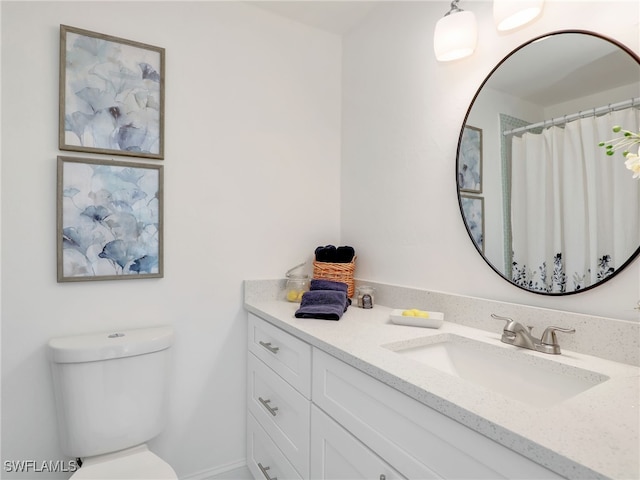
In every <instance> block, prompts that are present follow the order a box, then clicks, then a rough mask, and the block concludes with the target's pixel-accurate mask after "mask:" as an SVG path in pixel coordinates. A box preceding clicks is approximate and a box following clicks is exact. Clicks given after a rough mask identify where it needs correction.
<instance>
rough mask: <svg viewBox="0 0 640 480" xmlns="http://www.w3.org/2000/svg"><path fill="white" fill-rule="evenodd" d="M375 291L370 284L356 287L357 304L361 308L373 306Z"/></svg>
mask: <svg viewBox="0 0 640 480" xmlns="http://www.w3.org/2000/svg"><path fill="white" fill-rule="evenodd" d="M375 291H376V289H375V288H373V287H370V286H369V285H360V286H359V287H358V288H357V289H356V305H357V306H358V307H360V308H373V304H374V293H375Z"/></svg>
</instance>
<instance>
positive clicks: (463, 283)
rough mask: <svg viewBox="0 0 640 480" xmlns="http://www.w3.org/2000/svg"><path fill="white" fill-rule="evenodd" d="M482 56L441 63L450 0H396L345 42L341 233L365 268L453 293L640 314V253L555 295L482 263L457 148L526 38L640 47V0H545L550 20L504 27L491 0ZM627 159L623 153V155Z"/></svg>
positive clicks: (365, 273) (483, 19) (391, 279)
mask: <svg viewBox="0 0 640 480" xmlns="http://www.w3.org/2000/svg"><path fill="white" fill-rule="evenodd" d="M463 3H464V5H463V8H465V9H468V10H473V12H474V13H475V14H476V17H477V19H478V27H479V38H478V47H477V49H476V51H475V53H474V55H473V56H471V57H468V58H466V59H462V60H459V61H456V62H451V63H438V62H437V61H436V59H435V57H434V53H433V31H434V28H435V23H436V21H437V20H438V19H439V18H440V17H442V16H443V15H444V13H445V12H446V11H447V9H448V2H386V3H381V4H380V6H379V7H378V8H377V9H376V10H374V11H373V12H372V13H371V15H369V17H368V18H367V19H366V22H364V23H363V24H361V25H360V26H359V28H358V29H357V30H355V31H353V32H351V33H350V34H349V35H348V36H346V38H345V39H344V40H343V58H344V61H343V134H342V135H343V146H342V218H341V222H342V239H343V241H344V242H345V243H349V244H353V245H356V246H357V248H358V252H359V253H358V269H357V275H358V276H359V277H360V278H363V279H368V280H371V281H378V282H383V283H384V282H387V283H394V284H398V285H405V286H412V287H419V288H425V289H431V290H437V291H442V292H448V293H456V294H463V295H470V296H475V297H481V298H487V299H493V300H501V301H507V302H514V303H522V304H526V305H533V306H539V307H546V308H553V309H557V310H563V311H572V312H578V313H585V314H591V315H602V316H607V317H614V318H620V319H628V320H632V321H638V319H639V318H638V317H639V315H638V311H636V310H634V307H635V306H636V303H637V302H638V300H640V261H639V260H638V259H636V260H635V261H634V262H633V263H632V264H631V265H630V266H629V267H628V268H627V269H626V270H624V271H622V272H620V273H619V274H618V275H617V276H616V277H615V278H613V279H611V280H610V281H608V282H606V283H605V284H603V285H601V286H599V287H598V288H596V289H594V290H592V291H587V292H584V293H580V294H576V295H570V296H564V297H548V296H543V295H539V294H534V293H530V292H526V291H524V290H520V289H518V288H517V287H515V286H512V285H510V284H509V283H507V282H506V281H504V280H503V279H502V278H500V277H499V276H498V275H497V274H496V273H494V272H493V271H492V270H491V269H490V267H489V266H488V265H487V264H486V263H485V262H484V260H482V258H481V257H480V256H479V255H478V254H477V252H476V250H475V248H474V247H473V245H472V243H471V241H470V239H469V237H468V235H467V232H466V230H465V227H464V224H463V222H462V220H461V216H460V212H459V209H458V202H457V197H456V182H455V153H456V146H457V141H458V135H459V132H460V128H461V125H462V122H463V119H464V115H465V113H466V110H467V107H468V105H469V103H470V102H471V100H472V99H473V96H474V94H475V92H476V90H477V88H478V87H479V86H480V84H481V83H482V81H483V80H484V78H485V77H486V76H487V75H488V74H489V73H490V72H491V69H492V68H493V66H494V65H495V64H497V63H498V62H499V61H500V60H501V59H502V58H503V57H504V56H506V55H507V54H508V53H509V52H511V51H512V50H513V49H515V48H516V47H517V46H519V45H520V44H522V43H524V42H525V41H527V40H528V39H531V38H533V37H537V36H539V35H542V34H545V33H549V32H552V31H556V30H562V29H585V30H592V31H596V32H600V33H602V34H604V35H606V36H608V37H611V38H613V39H616V40H618V41H620V42H622V43H624V44H626V45H627V46H628V47H629V48H631V49H632V50H633V51H634V52H636V53H637V52H638V51H639V43H640V37H639V36H638V28H639V26H638V21H639V19H640V11H639V8H640V7H639V4H638V2H634V1H627V2H613V1H602V2H592V1H567V2H563V1H557V0H547V2H546V3H545V7H544V12H543V16H542V17H540V18H539V19H538V20H536V21H535V22H534V23H532V24H530V25H528V26H525V27H521V28H520V29H518V30H516V31H514V32H512V33H498V32H497V31H496V29H495V27H494V24H493V18H492V11H491V2H488V1H471V0H470V1H466V2H463ZM620 161H623V160H622V158H621V159H620Z"/></svg>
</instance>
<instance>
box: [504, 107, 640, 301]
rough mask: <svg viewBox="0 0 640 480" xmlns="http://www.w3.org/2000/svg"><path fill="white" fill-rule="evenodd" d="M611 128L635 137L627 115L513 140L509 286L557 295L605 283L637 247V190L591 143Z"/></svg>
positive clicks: (638, 121) (614, 160)
mask: <svg viewBox="0 0 640 480" xmlns="http://www.w3.org/2000/svg"><path fill="white" fill-rule="evenodd" d="M614 125H621V126H623V128H625V129H627V130H632V131H638V128H639V126H640V111H639V110H637V109H632V108H628V109H625V110H620V111H617V112H610V113H608V114H606V115H603V116H599V117H593V116H592V117H588V118H581V119H579V120H575V121H572V122H569V123H566V124H564V125H563V126H553V127H549V128H546V129H544V130H543V131H542V133H525V134H524V135H522V136H521V137H516V136H514V137H513V139H512V159H511V162H512V163H511V165H512V172H511V174H512V178H511V202H512V204H511V205H512V208H511V212H512V213H511V223H512V236H513V242H512V248H513V263H512V272H511V273H512V281H513V282H514V283H515V284H517V285H519V286H521V287H524V288H527V289H528V290H534V291H538V292H545V293H564V292H569V291H575V290H581V289H584V288H587V287H589V286H591V285H593V284H595V283H597V282H599V281H600V280H602V279H604V278H606V277H607V276H609V275H611V274H612V273H613V272H614V271H615V270H616V269H617V268H619V267H620V266H622V264H623V263H624V262H625V261H627V260H628V258H629V257H630V255H631V254H632V253H633V252H634V251H635V250H636V248H637V247H638V244H639V243H640V238H639V237H640V220H639V217H640V183H639V182H638V180H635V179H633V178H632V174H631V172H630V171H629V170H627V169H626V167H625V166H624V157H623V156H622V154H621V153H619V152H616V154H615V155H614V156H611V157H610V156H607V155H606V154H605V151H604V149H603V148H600V147H598V143H599V142H600V141H603V140H608V139H610V138H612V137H613V136H615V134H614V133H613V132H612V128H613V126H614Z"/></svg>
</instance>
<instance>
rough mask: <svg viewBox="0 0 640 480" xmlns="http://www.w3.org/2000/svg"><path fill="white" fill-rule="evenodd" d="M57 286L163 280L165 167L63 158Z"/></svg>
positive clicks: (61, 162)
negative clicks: (73, 283)
mask: <svg viewBox="0 0 640 480" xmlns="http://www.w3.org/2000/svg"><path fill="white" fill-rule="evenodd" d="M57 257H58V282H73V281H86V280H123V279H135V278H160V277H162V276H163V168H162V166H160V165H154V164H148V163H133V162H116V161H106V160H96V159H87V158H77V157H58V187H57Z"/></svg>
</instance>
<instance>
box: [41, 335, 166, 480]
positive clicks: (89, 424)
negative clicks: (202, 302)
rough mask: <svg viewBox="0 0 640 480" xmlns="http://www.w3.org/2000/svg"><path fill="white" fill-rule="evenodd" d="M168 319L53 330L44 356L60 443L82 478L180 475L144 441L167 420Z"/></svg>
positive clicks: (139, 477) (74, 475)
mask: <svg viewBox="0 0 640 480" xmlns="http://www.w3.org/2000/svg"><path fill="white" fill-rule="evenodd" d="M173 337H174V334H173V330H172V328H171V327H168V326H161V327H151V328H140V329H132V330H124V331H119V332H108V333H99V334H89V335H76V336H70V337H60V338H53V339H51V340H50V341H49V343H48V345H47V347H48V356H49V361H50V363H51V372H52V375H53V387H54V394H55V401H56V412H57V417H58V429H59V438H60V442H61V447H62V451H63V452H64V454H65V455H68V456H69V457H72V458H79V459H81V461H82V466H81V467H80V468H79V469H77V470H76V472H75V473H74V474H73V475H72V476H71V478H72V479H74V480H80V479H89V478H92V479H156V480H160V479H177V478H178V476H177V475H176V472H175V471H174V470H173V468H171V466H170V465H169V464H168V463H167V462H165V461H164V460H162V459H161V458H160V457H158V456H157V455H155V454H154V453H152V452H151V451H150V450H149V449H148V447H147V445H146V442H148V441H149V440H151V439H152V438H154V437H155V436H157V435H158V434H159V433H160V432H162V430H163V429H164V427H165V424H166V418H167V413H168V399H167V396H168V378H169V371H170V347H171V345H172V344H173Z"/></svg>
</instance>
